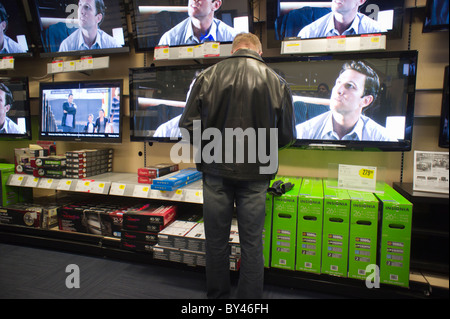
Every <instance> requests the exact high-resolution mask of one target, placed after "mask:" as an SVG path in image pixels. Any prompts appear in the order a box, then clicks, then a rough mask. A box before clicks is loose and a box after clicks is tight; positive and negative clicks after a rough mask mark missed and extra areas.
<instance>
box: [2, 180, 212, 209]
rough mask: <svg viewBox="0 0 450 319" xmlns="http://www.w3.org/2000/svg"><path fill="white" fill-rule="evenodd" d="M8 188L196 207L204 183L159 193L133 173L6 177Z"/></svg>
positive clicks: (200, 200) (201, 194) (200, 182)
mask: <svg viewBox="0 0 450 319" xmlns="http://www.w3.org/2000/svg"><path fill="white" fill-rule="evenodd" d="M7 185H9V186H18V187H32V188H40V189H49V190H58V191H71V192H80V193H91V194H103V195H113V196H126V197H136V198H148V199H159V200H171V201H177V202H187V203H196V204H202V203H203V187H202V185H203V184H202V181H201V180H200V181H196V182H194V183H192V184H189V185H187V186H184V187H181V188H179V189H177V190H174V191H160V190H154V189H151V186H150V185H149V184H141V183H138V177H137V174H133V173H105V174H101V175H96V176H91V177H88V178H84V179H70V178H63V179H52V178H44V177H34V176H31V175H23V174H13V175H11V176H10V177H9V179H8V182H7Z"/></svg>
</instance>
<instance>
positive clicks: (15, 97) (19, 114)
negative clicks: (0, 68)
mask: <svg viewBox="0 0 450 319" xmlns="http://www.w3.org/2000/svg"><path fill="white" fill-rule="evenodd" d="M0 139H1V140H5V139H6V140H12V139H31V120H30V99H29V93H28V78H26V77H17V78H16V77H0Z"/></svg>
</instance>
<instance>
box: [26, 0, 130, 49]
mask: <svg viewBox="0 0 450 319" xmlns="http://www.w3.org/2000/svg"><path fill="white" fill-rule="evenodd" d="M29 5H30V11H31V14H32V17H33V21H34V27H35V30H34V31H35V33H34V36H35V38H36V42H37V43H38V49H39V54H40V56H42V57H62V56H74V55H76V56H83V55H89V56H91V55H99V54H111V53H120V52H128V51H129V46H128V29H127V20H126V12H125V6H124V3H123V0H79V1H78V0H61V1H53V0H29Z"/></svg>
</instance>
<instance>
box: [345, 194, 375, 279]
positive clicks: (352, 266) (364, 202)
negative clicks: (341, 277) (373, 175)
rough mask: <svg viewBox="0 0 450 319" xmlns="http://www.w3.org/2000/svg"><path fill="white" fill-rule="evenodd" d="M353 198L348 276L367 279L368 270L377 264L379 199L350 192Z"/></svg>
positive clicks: (371, 195)
mask: <svg viewBox="0 0 450 319" xmlns="http://www.w3.org/2000/svg"><path fill="white" fill-rule="evenodd" d="M348 193H349V195H350V198H351V201H352V202H351V210H350V237H349V252H348V254H349V255H348V276H349V277H350V278H356V279H363V280H365V279H366V278H367V274H366V268H367V266H369V265H376V264H377V247H378V238H377V237H378V216H379V213H378V208H379V205H378V203H379V202H378V199H377V198H376V197H375V196H374V195H373V194H372V193H369V192H360V191H352V190H349V191H348Z"/></svg>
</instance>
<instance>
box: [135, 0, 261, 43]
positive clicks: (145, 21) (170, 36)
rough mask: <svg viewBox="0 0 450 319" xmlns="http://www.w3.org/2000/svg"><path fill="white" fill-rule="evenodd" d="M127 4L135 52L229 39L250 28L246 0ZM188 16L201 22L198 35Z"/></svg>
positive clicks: (154, 0)
mask: <svg viewBox="0 0 450 319" xmlns="http://www.w3.org/2000/svg"><path fill="white" fill-rule="evenodd" d="M130 4H131V7H132V10H130V11H131V21H132V25H133V34H134V46H135V50H136V51H137V52H142V51H149V50H152V49H154V48H155V47H158V46H169V47H175V46H183V45H184V46H186V45H196V44H199V43H203V42H206V41H215V42H221V43H231V42H232V41H233V39H234V37H235V35H236V34H237V33H241V32H249V31H252V25H253V18H252V14H251V12H252V11H251V10H250V1H248V0H215V1H209V2H208V1H193V0H131V1H130ZM205 12H207V13H210V15H209V16H208V14H207V13H205ZM208 19H209V20H208ZM192 20H195V23H194V24H197V23H200V21H202V24H204V25H205V27H204V28H205V30H203V31H202V32H200V34H201V35H198V34H197V31H195V32H194V31H193V30H196V28H195V27H193V25H194V24H193V23H192V22H191V21H192ZM211 20H212V21H211Z"/></svg>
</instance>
